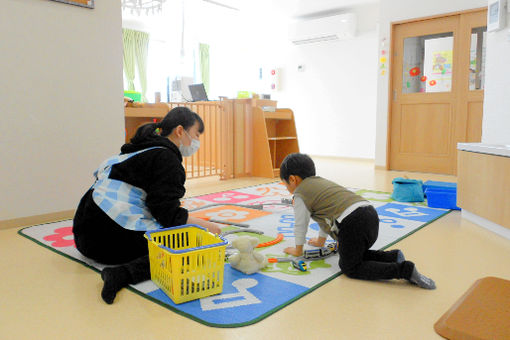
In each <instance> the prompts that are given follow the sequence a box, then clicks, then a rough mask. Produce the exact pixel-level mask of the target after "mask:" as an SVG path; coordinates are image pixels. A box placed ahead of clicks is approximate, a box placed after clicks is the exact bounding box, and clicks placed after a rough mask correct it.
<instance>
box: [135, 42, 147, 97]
mask: <svg viewBox="0 0 510 340" xmlns="http://www.w3.org/2000/svg"><path fill="white" fill-rule="evenodd" d="M148 50H149V34H148V33H145V32H137V34H136V39H135V54H136V66H137V68H138V77H140V86H141V87H142V91H141V92H142V102H146V101H147V97H146V96H145V95H146V94H147V52H148Z"/></svg>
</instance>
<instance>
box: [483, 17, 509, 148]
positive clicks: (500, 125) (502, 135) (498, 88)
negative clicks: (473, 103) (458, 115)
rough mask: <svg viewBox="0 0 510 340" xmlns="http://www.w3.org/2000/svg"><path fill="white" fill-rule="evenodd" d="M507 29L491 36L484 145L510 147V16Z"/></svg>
mask: <svg viewBox="0 0 510 340" xmlns="http://www.w3.org/2000/svg"><path fill="white" fill-rule="evenodd" d="M506 22H507V25H506V28H504V29H503V30H500V31H495V32H488V33H487V60H486V65H485V70H486V73H485V98H484V104H483V125H482V142H483V143H488V144H507V145H510V63H509V62H508V61H509V60H510V14H507V20H506Z"/></svg>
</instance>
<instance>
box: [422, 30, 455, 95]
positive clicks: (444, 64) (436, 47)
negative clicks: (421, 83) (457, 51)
mask: <svg viewBox="0 0 510 340" xmlns="http://www.w3.org/2000/svg"><path fill="white" fill-rule="evenodd" d="M452 69H453V37H444V38H436V39H430V40H425V58H424V75H425V79H426V83H425V92H449V91H450V90H451V88H452Z"/></svg>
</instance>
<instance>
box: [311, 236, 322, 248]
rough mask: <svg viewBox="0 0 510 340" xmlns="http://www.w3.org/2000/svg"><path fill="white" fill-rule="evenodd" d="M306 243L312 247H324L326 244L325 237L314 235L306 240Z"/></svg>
mask: <svg viewBox="0 0 510 340" xmlns="http://www.w3.org/2000/svg"><path fill="white" fill-rule="evenodd" d="M308 244H309V245H311V246H314V247H324V244H326V238H324V237H314V238H312V239H310V240H309V241H308Z"/></svg>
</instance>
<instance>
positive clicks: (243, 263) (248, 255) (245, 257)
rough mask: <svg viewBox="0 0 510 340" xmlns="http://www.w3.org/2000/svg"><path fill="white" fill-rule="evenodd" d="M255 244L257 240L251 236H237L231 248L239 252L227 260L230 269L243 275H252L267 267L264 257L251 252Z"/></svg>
mask: <svg viewBox="0 0 510 340" xmlns="http://www.w3.org/2000/svg"><path fill="white" fill-rule="evenodd" d="M257 244H259V240H258V239H257V238H256V237H252V236H239V237H238V238H236V239H235V240H233V241H232V246H233V247H234V248H236V249H237V250H239V252H238V253H235V254H233V255H231V256H230V257H229V258H228V261H229V263H230V265H231V266H232V268H235V269H237V270H239V271H240V272H243V273H245V274H253V273H256V272H258V271H259V269H261V268H264V267H265V266H266V265H267V259H266V257H265V256H264V255H262V254H259V253H256V252H255V251H254V250H253V249H254V248H255V247H256V246H257Z"/></svg>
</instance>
